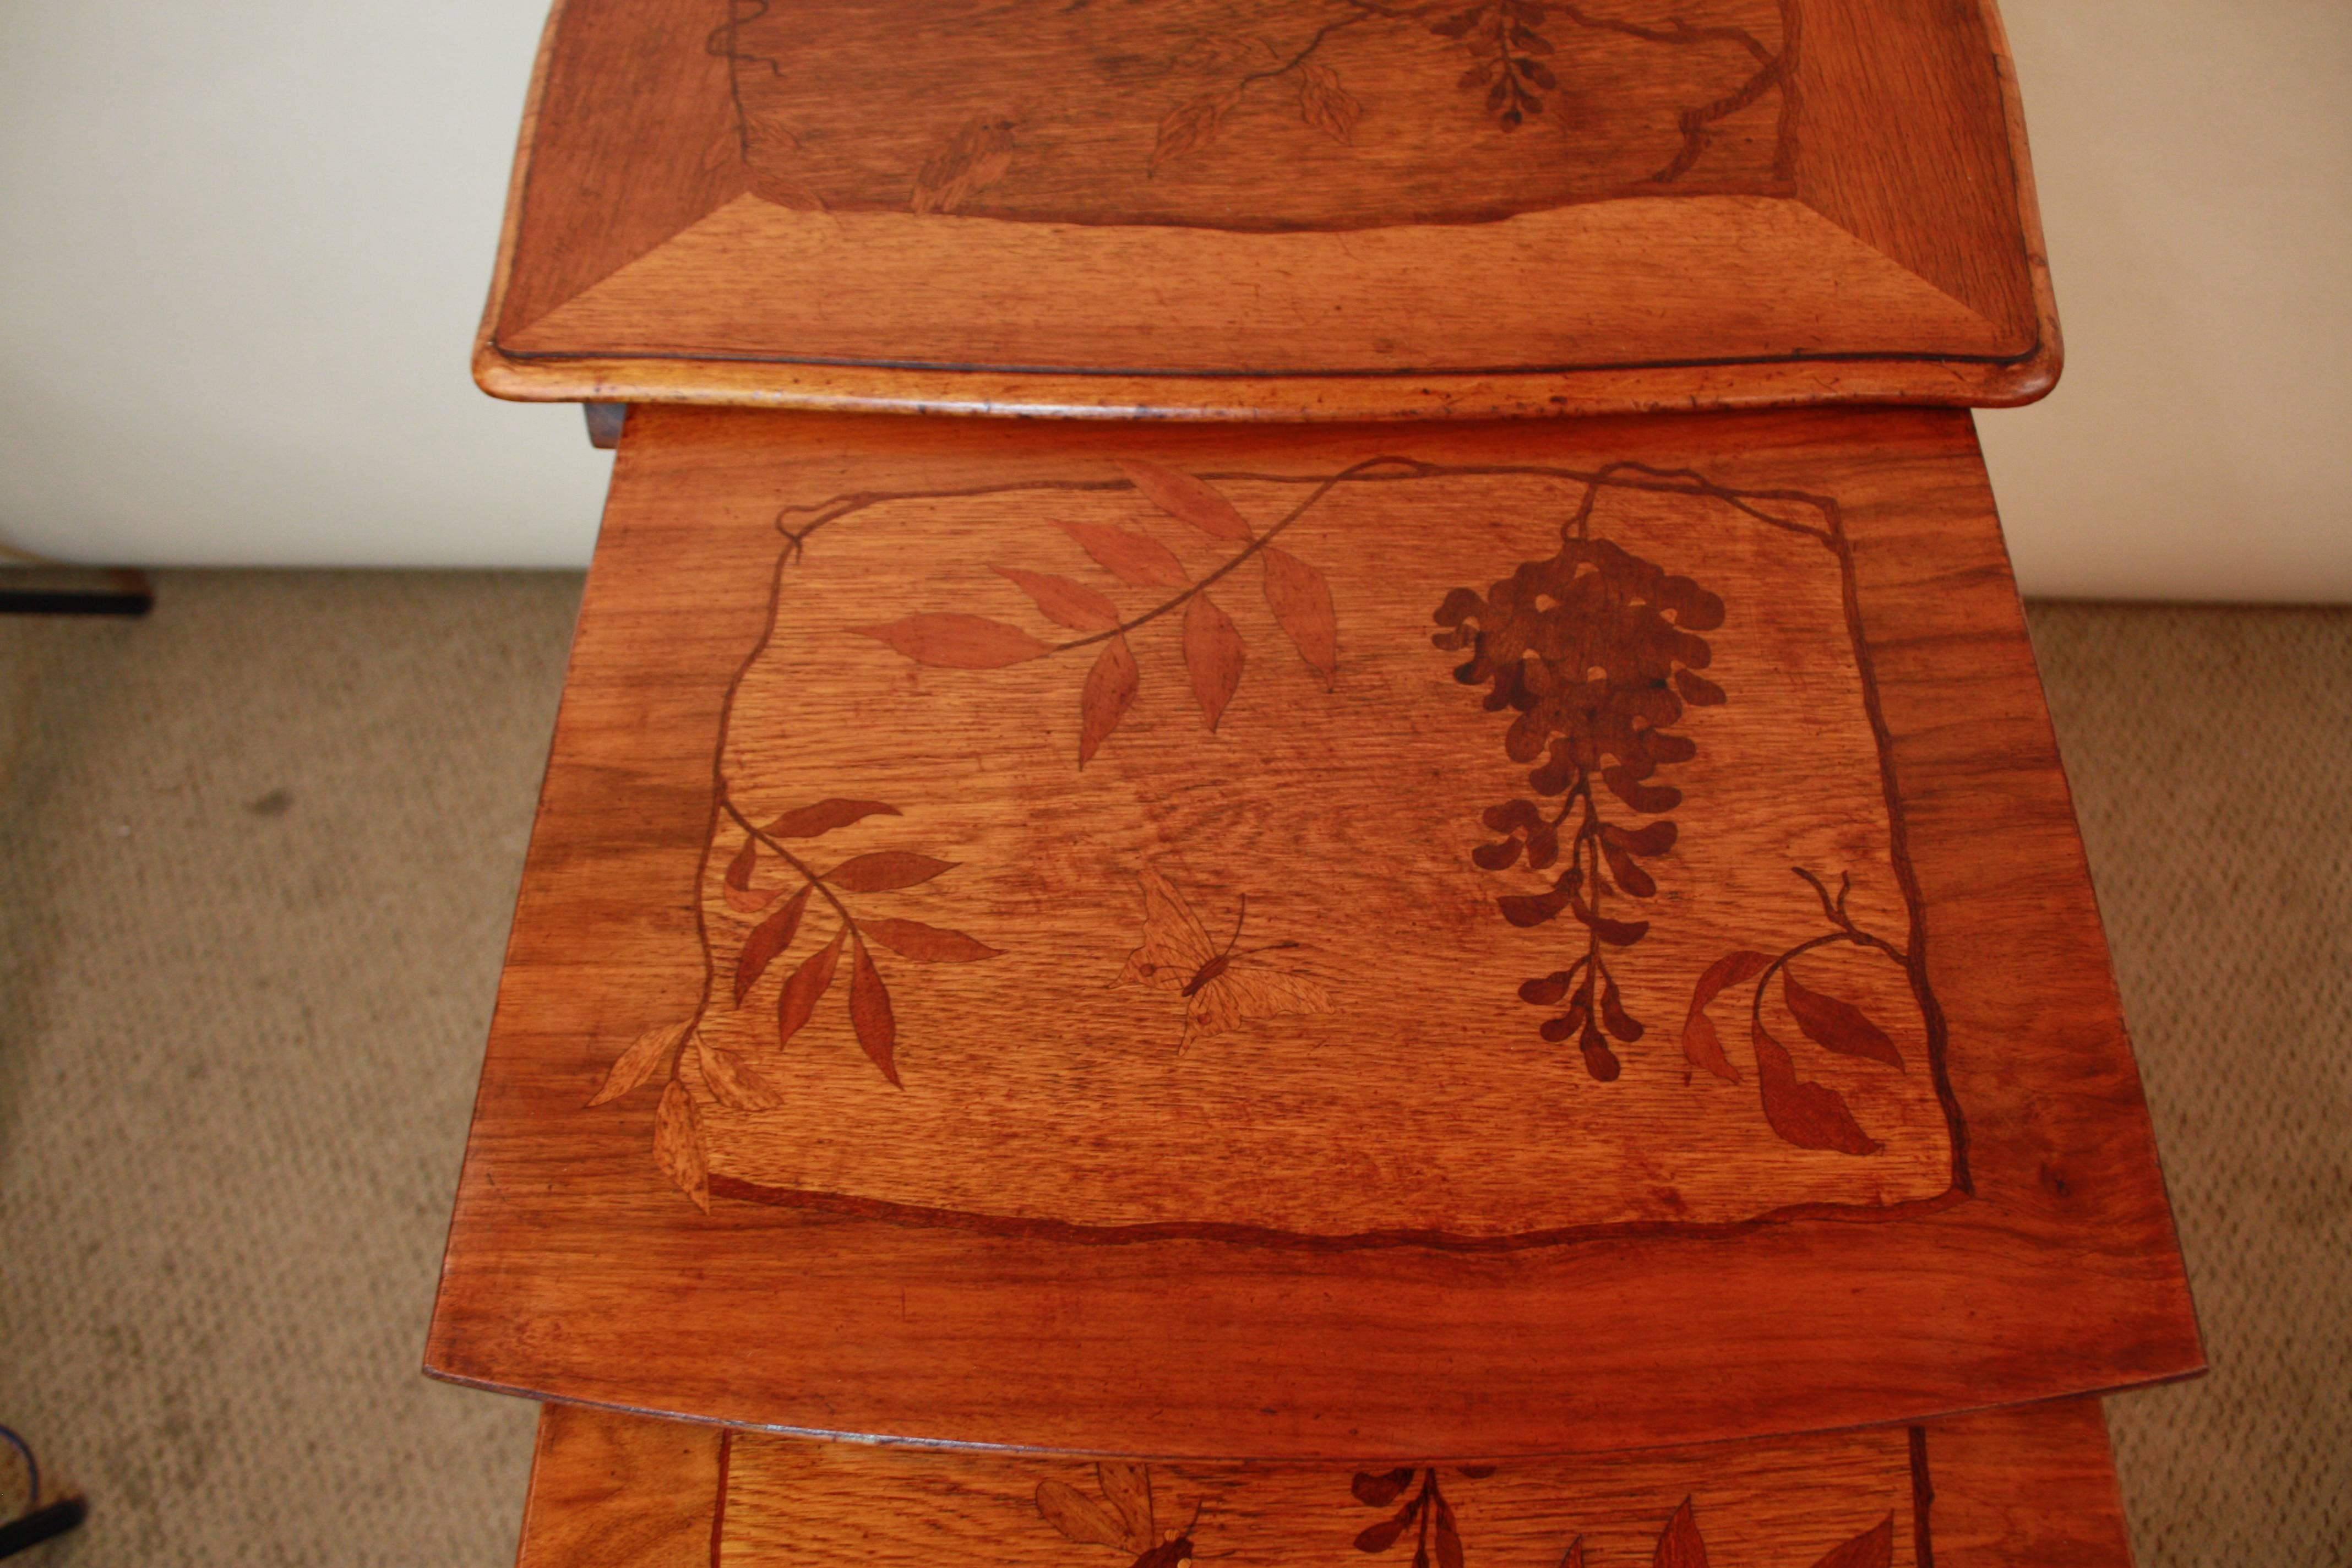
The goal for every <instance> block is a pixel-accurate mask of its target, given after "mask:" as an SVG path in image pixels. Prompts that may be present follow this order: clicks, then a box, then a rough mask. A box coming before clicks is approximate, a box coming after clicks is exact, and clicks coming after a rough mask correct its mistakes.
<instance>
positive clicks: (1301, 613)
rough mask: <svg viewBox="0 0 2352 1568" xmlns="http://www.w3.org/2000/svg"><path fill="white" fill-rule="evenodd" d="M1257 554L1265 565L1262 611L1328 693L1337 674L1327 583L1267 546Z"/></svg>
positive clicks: (1335, 621) (1336, 629)
mask: <svg viewBox="0 0 2352 1568" xmlns="http://www.w3.org/2000/svg"><path fill="white" fill-rule="evenodd" d="M1258 555H1259V556H1260V558H1261V559H1263V560H1264V561H1265V604H1266V608H1268V609H1270V610H1272V611H1273V612H1274V619H1275V624H1276V625H1277V626H1281V627H1282V629H1283V632H1284V634H1285V635H1286V636H1287V637H1289V638H1290V646H1291V647H1295V648H1297V650H1298V657H1299V658H1303V659H1305V660H1306V661H1307V668H1310V669H1312V670H1314V671H1315V673H1317V674H1318V675H1320V676H1321V677H1322V678H1323V688H1324V689H1325V690H1327V691H1328V690H1329V689H1330V688H1331V683H1332V682H1333V681H1334V680H1336V679H1338V678H1339V616H1337V615H1336V614H1334V613H1333V611H1332V608H1331V584H1329V583H1328V582H1327V581H1325V580H1324V576H1323V574H1322V573H1320V572H1318V571H1317V570H1316V569H1315V568H1314V567H1312V566H1309V565H1308V564H1307V563H1306V562H1304V561H1301V560H1300V559H1298V557H1297V556H1296V555H1293V554H1291V553H1290V552H1287V551H1284V550H1276V548H1275V547H1274V546H1273V545H1271V544H1269V545H1267V546H1266V547H1265V549H1263V550H1261V551H1259V552H1258Z"/></svg>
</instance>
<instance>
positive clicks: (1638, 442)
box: [428, 407, 2200, 1458]
mask: <svg viewBox="0 0 2352 1568" xmlns="http://www.w3.org/2000/svg"><path fill="white" fill-rule="evenodd" d="M1433 639H1434V641H1435V644H1436V646H1433ZM1669 825H1671V826H1669ZM1596 981H1597V984H1595V982H1596ZM1791 982H1793V984H1791ZM592 1101H593V1102H594V1103H593V1104H591V1103H590V1102H592ZM428 1365H429V1367H430V1369H431V1370H433V1371H434V1372H436V1373H437V1374H439V1375H442V1376H445V1377H450V1378H454V1379H457V1380H461V1381H468V1382H475V1383H480V1384H489V1385H493V1386H499V1387H503V1388H508V1389H512V1390H517V1391H521V1392H529V1393H532V1394H541V1395H546V1396H554V1397H563V1398H571V1399H578V1400H583V1401H590V1402H595V1403H603V1404H608V1405H616V1406H625V1407H629V1408H635V1409H641V1410H648V1411H664V1412H670V1413H677V1414H685V1415H696V1416H702V1417H708V1418H712V1419H721V1420H729V1421H733V1422H736V1423H742V1424H757V1425H765V1426H778V1427H791V1428H797V1429H803V1430H808V1431H814V1432H819V1433H860V1434H875V1435H888V1436H908V1437H918V1438H925V1439H939V1440H950V1441H958V1442H967V1443H982V1442H985V1443H1003V1444H1011V1445H1016V1446H1024V1447H1039V1448H1057V1449H1064V1450H1071V1451H1078V1452H1092V1453H1110V1454H1126V1455H1145V1456H1161V1457H1173V1458H1184V1457H1192V1458H1199V1457H1203V1456H1210V1457H1223V1458H1236V1457H1249V1458H1308V1457H1328V1456H1334V1455H1347V1456H1349V1457H1364V1456H1391V1455H1395V1456H1413V1455H1423V1456H1426V1455H1431V1454H1435V1455H1440V1456H1449V1457H1450V1456H1472V1457H1479V1456H1485V1457H1492V1456H1496V1455H1505V1454H1535V1453H1549V1452H1566V1451H1579V1450H1597V1449H1607V1448H1618V1447H1654V1446H1657V1445H1660V1444H1664V1443H1673V1442H1685V1441H1694V1440H1701V1439H1708V1438H1716V1437H1740V1436H1760V1435H1765V1434H1770V1433H1779V1432H1787V1431H1792V1430H1803V1429H1826V1428H1831V1427H1837V1426H1851V1425H1858V1424H1867V1423H1871V1422H1877V1421H1885V1420H1890V1419H1898V1420H1899V1419H1910V1418H1914V1417H1922V1416H1927V1415H1936V1414H1939V1413H1942V1412H1945V1411H1949V1410H1952V1409H1957V1408H1964V1407H1971V1406H1975V1405H1983V1404H1986V1403H1992V1402H2009V1401H2015V1400H2022V1399H2030V1398H2040V1397H2047V1396H2053V1395H2058V1394H2074V1393H2083V1392H2089V1391H2095V1390H2101V1389H2105V1388H2111V1387H2116V1386H2120V1385H2124V1384H2134V1383H2139V1382H2145V1381H2148V1380H2151V1379H2158V1378H2165V1377H2174V1376H2180V1375H2185V1374H2188V1373H2192V1372H2194V1371H2196V1370H2198V1368H2199V1367H2200V1354H2199V1350H2198V1346H2197V1341H2196V1334H2195V1328H2194V1323H2193V1321H2192V1319H2191V1317H2190V1313H2189V1302H2188V1298H2187V1294H2186V1289H2185V1285H2184V1282H2183V1280H2182V1278H2181V1273H2180V1266H2179V1257H2178V1252H2177V1249H2176V1246H2175V1243H2174V1240H2173V1237H2172V1231H2171V1225H2170V1218H2169V1213H2168V1208H2167V1206H2166V1204H2165V1200H2164V1194H2163V1190H2162V1184H2161V1180H2160V1176H2159V1173H2158V1169H2157V1165H2156V1161H2155V1153H2154V1149H2153V1147H2152V1143H2151V1141H2150V1137H2149V1132H2148V1127H2147V1117H2146V1113H2145V1110H2144V1108H2143V1106H2142V1104H2141V1101H2140V1098H2139V1089H2138V1082H2137V1075H2136V1072H2135V1070H2134V1068H2133V1066H2132V1062H2131V1057H2130V1052H2129V1047H2128V1045H2127V1043H2126V1038H2125V1036H2124V1033H2123V1029H2122V1025H2121V1021H2120V1018H2119V1016H2118V1015H2117V1011H2116V999H2115V993H2114V988H2113V983H2112V979H2111V976H2110V974H2109V971H2108V967H2107V962H2106V954H2105V944H2104V942H2103V940H2102V938H2101V935H2100V931H2099V927H2098V918H2097V911H2096V909H2095V905H2094V903H2093V901H2092V899H2091V893H2090V888H2089V883H2088V879H2087V876H2086V873H2085V870H2084V863H2083V858H2082V851H2081V846H2080V843H2079V840H2078V838H2077V837H2076V834H2075V830H2074V820H2073V815H2072V810H2071V806H2070V804H2069V802H2068V799H2067V795H2066V790H2065V783H2064V778H2063V774H2062V773H2061V772H2060V771H2059V767H2058V763H2057V758H2056V754H2055V751H2054V747H2053V742H2052V739H2051V735H2050V731H2049V726H2048V721H2047V717H2046V714H2045V712H2044V710H2043V707H2042V700H2041V693H2040V689H2039V687H2038V685H2037V683H2036V680H2035V678H2034V672H2033V665H2032V650H2031V647H2030V645H2029V644H2028V642H2027V640H2026V636H2025V630H2024V626H2023V624H2022V619H2021V615H2020V613H2019V610H2018V605H2017V601H2016V595H2015V589H2014V586H2013V585H2012V584H2011V580H2010V577H2009V573H2008V567H2007V563H2006V560H2005V557H2004V554H2003V552H2002V549H2001V544H2000V534H1999V529H1998V524H1997V522H1996V521H1995V520H1994V516H1993V512H1992V507H1991V500H1990V494H1989V493H1988V491H1987V489H1986V486H1985V480H1984V474H1983V469H1982V466H1981V462H1980V459H1979V456H1978V454H1977V450H1976V447H1975V442H1974V437H1973V432H1972V430H1971V427H1970V426H1969V421H1968V418H1967V416H1965V415H1956V414H1946V413H1937V412H1932V411H1912V412H1906V411H1899V410H1889V411H1879V412H1875V413H1866V414H1865V413H1836V412H1832V411H1813V412H1804V413H1785V414H1779V415H1756V416H1712V417H1708V416H1692V417H1686V418H1683V419H1651V420H1642V421H1604V420H1582V421H1572V422H1566V423H1559V424H1542V425H1521V426H1433V427H1425V428H1418V429H1399V428H1393V427H1367V428H1353V429H1350V428H1328V427H1318V428H1313V429H1306V430H1292V431H1287V432H1273V431H1266V430H1262V429H1260V430H1252V429H1237V430H1236V429H1227V430H1213V429H1203V428H1199V427H1191V426H1154V427H1150V428H1134V429H1126V428H1108V427H1104V426H1067V425H1063V426H999V425H988V424H979V425H975V424H971V423H967V422H961V421H945V422H941V421H912V420H860V419H856V418H846V417H828V418H817V417H803V418H783V417H779V416H768V415H761V414H757V413H751V412H730V411H720V410H691V409H665V408H658V407H656V408H646V409H641V410H639V411H637V413H636V414H635V416H633V417H632V418H631V420H630V422H629V427H628V430H627V432H626V434H625V437H624V444H623V447H622V451H621V455H620V459H619V464H618V467H617V468H616V473H615V479H614V497H613V501H612V505H611V507H610V509H609V511H608V514H607V519H606V524H605V532H604V539H603V541H602V542H601V543H600V545H599V549H598V553H597V560H596V564H595V566H594V568H593V571H592V573H591V575H590V581H589V586H588V590H587V595H586V598H585V602H584V605H583V613H582V619H581V626H580V632H579V636H578V641H577V644H576V647H575V650H574V657H573V665H572V674H571V678H570V681H569V684H568V687H567V690H566V695H565V700H564V706H563V710H562V717H561V720H560V721H559V725H558V731H557V738H556V742H555V747H554V752H553V755H552V757H551V763H550V768H549V773H548V777H547V783H546V786H545V791H544V794H543V796H542V800H541V810H540V817H539V824H538V827H537V830H536V832H535V835H534V839H533V844H532V848H531V854H530V863H529V866H528V868H527V872H526V876H525V880H524V886H523V890H522V896H521V900H520V906H519V910H518V914H517V921H516V927H515V932H514V936H513V939H512V942H511V945H510V948H509V963H508V968H507V973H506V976H505V980H504V982H503V984H502V989H501V993H500V997H499V1008H498V1014H497V1018H496V1022H495V1024H494V1026H493V1032H492V1038H491V1041H490V1046H489V1050H488V1058H487V1061H486V1063H485V1068H484V1077H483V1083H482V1090H481V1096H480V1099H479V1101H478V1107H477V1112H476V1120H475V1124H474V1129H473V1132H472V1137H471V1141H470V1144H469V1149H468V1155H467V1164H466V1169H465V1173H464V1177H463V1180H462V1183H461V1188H460V1195H459V1200H458V1205H457V1215H456V1217H455V1220H454V1222H453V1226H452V1231H451V1238H450V1247H449V1252H448V1256H447V1261H446V1269H445V1275H444V1280H443V1286H442V1291H441V1296H440V1300H439V1302H438V1305H437V1309H436V1319H435V1324H434V1330H433V1337H432V1342H431V1347H430V1350H429V1352H428ZM1702 1368H1703V1369H1706V1374H1705V1375H1704V1376H1694V1375H1691V1374H1692V1373H1694V1371H1695V1370H1696V1369H1702Z"/></svg>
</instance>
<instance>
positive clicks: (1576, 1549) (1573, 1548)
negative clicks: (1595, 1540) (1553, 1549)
mask: <svg viewBox="0 0 2352 1568" xmlns="http://www.w3.org/2000/svg"><path fill="white" fill-rule="evenodd" d="M1559 1568H1584V1537H1582V1536H1578V1537H1577V1538H1576V1539H1575V1540H1573V1541H1571V1542H1569V1543H1568V1550H1567V1551H1565V1552H1561V1553H1560V1554H1559Z"/></svg>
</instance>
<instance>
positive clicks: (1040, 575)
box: [990, 566, 1118, 632]
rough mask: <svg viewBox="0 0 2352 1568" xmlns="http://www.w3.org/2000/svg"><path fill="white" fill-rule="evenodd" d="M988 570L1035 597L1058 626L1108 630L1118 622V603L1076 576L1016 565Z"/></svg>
mask: <svg viewBox="0 0 2352 1568" xmlns="http://www.w3.org/2000/svg"><path fill="white" fill-rule="evenodd" d="M990 570H991V571H992V572H994V573H995V574H997V575H998V576H1000V577H1002V578H1003V579H1004V580H1005V581H1007V582H1009V583H1011V584H1013V585H1014V586H1015V587H1017V588H1019V589H1020V590H1021V591H1022V592H1023V593H1024V594H1026V595H1029V597H1030V598H1032V599H1034V600H1035V601H1036V604H1037V607H1038V608H1039V609H1041V610H1043V611H1045V616H1046V618H1047V619H1048V620H1051V621H1053V622H1054V623H1055V625H1057V626H1067V627H1069V628H1070V629H1071V630H1072V631H1079V632H1107V631H1109V630H1111V629H1112V628H1113V627H1115V626H1118V605H1114V604H1112V603H1111V602H1110V601H1109V600H1108V599H1106V598H1104V597H1103V596H1102V595H1100V594H1097V593H1096V592H1095V591H1094V590H1093V589H1092V588H1089V587H1087V585H1086V584H1084V583H1081V582H1079V581H1078V580H1077V579H1076V578H1075V577H1057V576H1055V575H1054V574H1052V573H1050V572H1024V571H1023V570H1022V569H1021V568H1020V567H1018V566H994V567H991V568H990Z"/></svg>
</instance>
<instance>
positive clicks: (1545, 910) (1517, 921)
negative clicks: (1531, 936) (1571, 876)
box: [1495, 890, 1568, 927]
mask: <svg viewBox="0 0 2352 1568" xmlns="http://www.w3.org/2000/svg"><path fill="white" fill-rule="evenodd" d="M1495 907H1496V909H1498V910H1502V911H1503V918H1504V919H1505V920H1507V921H1510V922H1511V923H1512V924H1513V925H1515V926H1522V927H1525V926H1539V925H1541V924H1543V923H1544V922H1545V921H1551V920H1557V919H1559V911H1560V910H1564V909H1566V908H1568V895H1567V894H1566V893H1562V892H1559V891H1557V890H1555V891H1553V892H1549V893H1513V894H1510V895H1509V896H1507V897H1506V898H1500V899H1496V900H1495Z"/></svg>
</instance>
